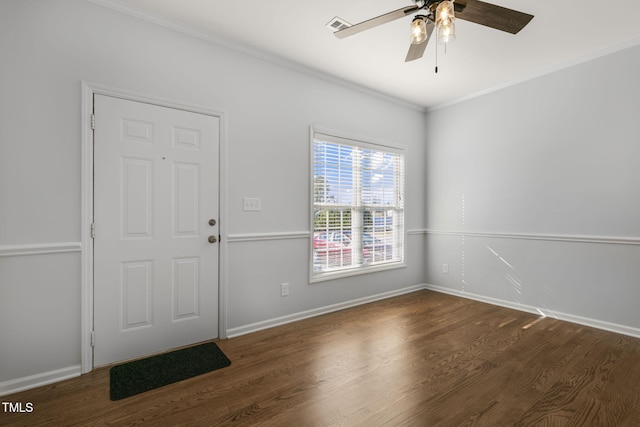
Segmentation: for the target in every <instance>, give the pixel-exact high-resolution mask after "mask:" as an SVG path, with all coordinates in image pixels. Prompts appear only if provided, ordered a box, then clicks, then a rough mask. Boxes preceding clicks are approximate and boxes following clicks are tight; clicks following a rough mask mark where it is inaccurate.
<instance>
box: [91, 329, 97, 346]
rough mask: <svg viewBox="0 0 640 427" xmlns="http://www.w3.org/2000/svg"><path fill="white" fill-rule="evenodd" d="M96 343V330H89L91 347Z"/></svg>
mask: <svg viewBox="0 0 640 427" xmlns="http://www.w3.org/2000/svg"><path fill="white" fill-rule="evenodd" d="M95 345H96V331H91V347H95Z"/></svg>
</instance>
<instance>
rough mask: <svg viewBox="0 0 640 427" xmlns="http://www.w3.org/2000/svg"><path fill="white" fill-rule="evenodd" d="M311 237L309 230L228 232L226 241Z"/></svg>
mask: <svg viewBox="0 0 640 427" xmlns="http://www.w3.org/2000/svg"><path fill="white" fill-rule="evenodd" d="M310 237H311V232H310V231H283V232H279V233H245V234H229V235H228V236H227V242H230V243H232V242H256V241H260V240H288V239H308V238H310Z"/></svg>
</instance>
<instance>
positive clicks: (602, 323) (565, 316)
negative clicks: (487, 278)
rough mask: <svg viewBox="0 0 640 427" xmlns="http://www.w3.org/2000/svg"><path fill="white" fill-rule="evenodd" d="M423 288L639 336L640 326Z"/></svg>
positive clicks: (430, 286) (428, 287) (480, 296)
mask: <svg viewBox="0 0 640 427" xmlns="http://www.w3.org/2000/svg"><path fill="white" fill-rule="evenodd" d="M424 288H425V289H428V290H430V291H434V292H440V293H443V294H449V295H453V296H456V297H460V298H467V299H471V300H474V301H480V302H483V303H487V304H491V305H497V306H500V307H506V308H510V309H513V310H518V311H524V312H527V313H532V314H539V315H541V316H546V317H551V318H553V319H558V320H562V321H565V322H571V323H575V324H578V325H583V326H588V327H591V328H596V329H602V330H605V331H609V332H615V333H617V334H622V335H628V336H631V337H635V338H640V328H634V327H631V326H626V325H620V324H617V323H611V322H605V321H603V320H598V319H591V318H588V317H582V316H576V315H573V314H567V313H561V312H558V311H553V310H549V309H547V308H539V307H534V306H531V305H526V304H521V303H517V302H511V301H505V300H500V299H496V298H492V297H487V296H484V295H478V294H473V293H470V292H466V291H459V290H455V289H451V288H445V287H442V286H436V285H430V284H426V285H425V286H424Z"/></svg>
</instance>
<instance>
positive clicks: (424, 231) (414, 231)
mask: <svg viewBox="0 0 640 427" xmlns="http://www.w3.org/2000/svg"><path fill="white" fill-rule="evenodd" d="M420 234H427V229H426V228H414V229H411V230H407V235H408V236H411V235H420Z"/></svg>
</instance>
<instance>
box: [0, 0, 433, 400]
mask: <svg viewBox="0 0 640 427" xmlns="http://www.w3.org/2000/svg"><path fill="white" fill-rule="evenodd" d="M0 58H1V59H0V61H2V63H1V66H0V201H1V205H0V206H1V207H0V393H2V391H3V390H4V391H5V392H6V391H7V390H12V389H15V388H16V387H20V386H21V385H28V384H30V383H37V382H38V381H46V380H48V379H54V378H60V377H63V376H65V375H73V374H76V373H77V372H78V368H79V364H80V350H81V349H80V326H81V301H80V295H81V277H80V276H81V274H80V273H81V269H80V262H81V247H80V240H81V230H80V222H81V122H80V120H81V81H83V80H84V81H89V82H94V83H98V84H101V85H106V86H110V87H114V88H118V89H123V90H127V91H132V92H134V93H137V94H142V95H146V96H149V97H154V98H167V99H171V100H175V101H178V102H182V103H189V104H196V105H202V106H207V107H210V108H212V109H215V110H218V111H224V112H225V117H226V123H225V126H226V140H225V143H226V149H227V154H226V159H225V167H226V170H227V171H228V176H227V183H228V185H227V188H225V189H224V192H225V193H226V198H225V199H224V200H222V201H221V203H222V204H223V205H224V209H225V210H226V211H227V213H228V216H227V224H226V230H227V232H228V235H229V236H223V239H226V238H229V237H233V236H236V237H237V236H239V235H242V236H243V239H242V240H241V241H240V240H238V239H236V240H235V241H232V242H229V243H227V245H226V249H225V250H226V265H225V266H224V269H225V271H226V274H227V276H226V278H225V280H226V283H224V284H223V286H226V288H227V301H226V306H227V307H226V308H227V313H228V316H227V327H228V328H229V329H230V330H233V329H235V330H238V328H240V329H242V328H243V327H248V328H249V329H250V328H251V326H248V325H252V324H254V323H256V322H269V321H271V320H272V319H278V318H281V317H283V316H292V315H293V316H295V315H296V313H301V312H307V311H309V310H311V311H312V310H321V309H323V308H325V307H328V306H329V307H330V306H333V305H336V304H337V305H339V304H344V303H347V302H350V301H354V300H359V299H367V298H373V297H375V296H377V295H380V294H385V293H394V292H398V291H400V290H402V289H405V288H407V287H411V286H415V285H419V284H421V283H422V280H423V278H424V262H423V260H424V255H425V254H424V239H423V235H422V234H421V233H420V232H414V233H410V234H409V236H408V238H407V239H408V253H409V259H408V266H407V268H402V269H398V270H393V271H387V272H383V273H379V274H370V275H366V276H365V277H364V278H360V279H353V278H351V279H344V280H335V281H329V282H323V283H319V284H314V285H310V284H309V283H308V277H309V274H308V265H309V260H308V257H307V254H308V251H309V249H308V246H309V240H308V238H306V237H302V238H300V237H299V234H300V232H307V233H308V232H309V227H310V224H309V209H310V208H309V182H310V178H309V146H310V143H309V126H310V125H319V126H324V127H327V128H332V129H337V130H342V131H344V132H348V133H351V134H358V135H363V136H365V137H370V138H374V139H378V140H383V141H388V142H392V143H397V144H403V145H405V146H406V147H407V166H406V170H407V213H406V223H407V229H408V230H422V229H423V228H424V216H425V215H424V206H425V202H424V200H425V184H424V182H425V175H424V169H423V162H422V159H423V158H424V139H425V137H424V127H423V123H424V113H423V111H422V110H420V109H418V108H415V107H414V106H411V105H408V104H405V103H401V102H396V101H393V100H390V99H388V98H384V97H382V96H378V95H374V94H373V93H370V92H367V91H365V90H361V89H359V88H357V87H355V86H349V85H347V84H342V83H340V82H336V81H332V80H330V79H328V78H321V77H319V76H318V75H316V74H314V73H312V72H310V71H307V70H305V69H302V68H296V67H293V66H287V65H286V64H284V63H282V62H281V61H277V60H264V59H261V58H259V57H257V56H253V55H248V54H245V53H242V52H239V51H238V50H234V49H228V48H225V47H223V46H220V45H216V44H212V43H210V42H207V41H203V40H200V39H197V38H193V37H190V36H187V35H184V34H181V33H178V32H175V31H172V30H169V29H166V28H163V27H161V26H157V25H154V24H151V23H148V22H145V21H142V20H139V19H135V18H133V17H130V16H126V15H123V14H121V13H118V12H115V11H113V10H110V9H106V8H103V7H101V6H98V5H95V4H92V3H89V2H87V1H83V0H56V1H55V2H52V1H36V0H21V1H3V2H0ZM244 196H251V197H261V198H262V211H261V212H259V213H255V212H243V211H242V199H243V197H244ZM265 233H276V234H277V235H279V236H287V233H294V234H296V233H297V234H298V237H297V238H294V239H286V238H279V237H277V236H276V238H275V239H272V240H260V239H259V238H260V237H261V236H262V235H263V234H265ZM252 236H253V237H252ZM40 252H45V253H40ZM282 282H288V283H290V284H291V291H290V296H289V297H287V298H282V297H280V283H282ZM30 376H35V377H34V378H30ZM25 378H26V379H27V380H24V381H23V379H25Z"/></svg>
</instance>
